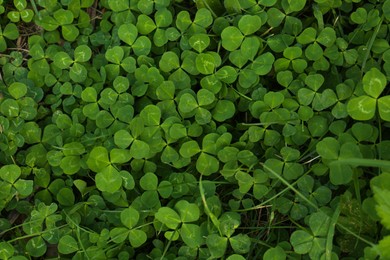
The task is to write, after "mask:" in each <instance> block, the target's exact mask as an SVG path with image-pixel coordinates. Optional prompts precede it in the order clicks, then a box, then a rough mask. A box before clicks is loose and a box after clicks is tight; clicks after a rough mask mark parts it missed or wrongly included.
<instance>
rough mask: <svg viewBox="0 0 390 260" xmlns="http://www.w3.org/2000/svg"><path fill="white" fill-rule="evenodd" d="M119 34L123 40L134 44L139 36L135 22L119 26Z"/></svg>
mask: <svg viewBox="0 0 390 260" xmlns="http://www.w3.org/2000/svg"><path fill="white" fill-rule="evenodd" d="M118 36H119V39H121V40H122V41H123V42H125V43H127V44H128V45H130V46H131V45H133V43H134V42H135V40H136V39H137V36H138V29H137V27H136V26H135V25H134V24H131V23H125V24H122V25H121V26H119V29H118Z"/></svg>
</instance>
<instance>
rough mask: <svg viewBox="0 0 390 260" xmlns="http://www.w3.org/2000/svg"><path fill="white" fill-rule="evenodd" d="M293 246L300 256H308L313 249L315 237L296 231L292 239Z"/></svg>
mask: <svg viewBox="0 0 390 260" xmlns="http://www.w3.org/2000/svg"><path fill="white" fill-rule="evenodd" d="M290 242H291V245H292V246H293V247H294V251H295V252H296V253H298V254H301V255H303V254H307V253H309V251H310V250H311V249H312V247H313V236H312V235H311V234H309V233H307V232H306V231H303V230H297V231H294V232H293V233H292V235H291V237H290Z"/></svg>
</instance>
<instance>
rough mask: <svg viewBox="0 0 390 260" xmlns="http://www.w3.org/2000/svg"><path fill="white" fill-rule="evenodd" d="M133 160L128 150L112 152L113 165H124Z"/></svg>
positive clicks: (114, 150) (116, 149) (115, 149)
mask: <svg viewBox="0 0 390 260" xmlns="http://www.w3.org/2000/svg"><path fill="white" fill-rule="evenodd" d="M130 160H131V155H130V151H129V150H127V149H118V148H113V149H112V150H111V151H110V161H111V163H118V164H123V163H127V162H128V161H130Z"/></svg>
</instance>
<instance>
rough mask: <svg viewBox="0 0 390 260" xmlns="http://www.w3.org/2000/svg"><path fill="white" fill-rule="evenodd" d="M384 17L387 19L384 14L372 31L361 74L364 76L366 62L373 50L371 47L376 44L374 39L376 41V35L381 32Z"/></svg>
mask: <svg viewBox="0 0 390 260" xmlns="http://www.w3.org/2000/svg"><path fill="white" fill-rule="evenodd" d="M384 19H385V16H384V15H382V17H381V20H380V21H379V23H378V25H377V26H376V28H375V30H374V32H373V33H372V36H371V38H370V41H369V42H368V46H367V50H366V54H365V55H364V58H363V62H362V69H361V74H362V76H363V72H364V69H365V67H366V63H367V60H368V56H369V55H370V52H371V48H372V46H373V45H374V41H375V39H376V36H377V35H378V33H379V29H380V28H381V26H382V23H383V20H384Z"/></svg>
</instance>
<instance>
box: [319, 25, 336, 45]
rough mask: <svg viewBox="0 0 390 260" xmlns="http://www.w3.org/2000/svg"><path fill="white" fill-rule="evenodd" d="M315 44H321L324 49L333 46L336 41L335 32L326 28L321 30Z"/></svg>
mask: <svg viewBox="0 0 390 260" xmlns="http://www.w3.org/2000/svg"><path fill="white" fill-rule="evenodd" d="M316 41H317V42H319V43H321V44H322V45H324V46H325V47H330V46H332V45H333V43H334V42H335V41H336V32H335V30H334V29H333V28H331V27H326V28H324V29H323V30H321V32H320V34H319V35H318V37H317V39H316Z"/></svg>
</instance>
